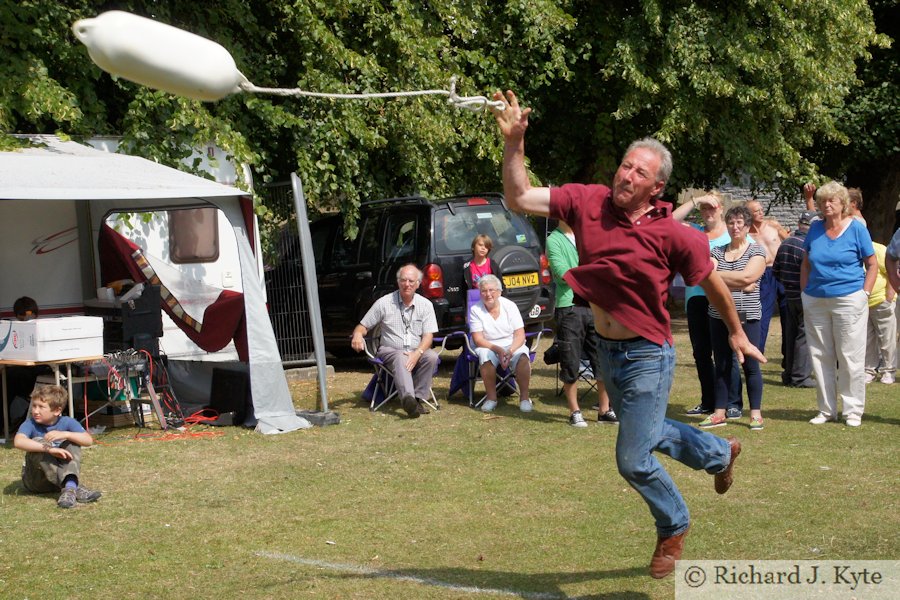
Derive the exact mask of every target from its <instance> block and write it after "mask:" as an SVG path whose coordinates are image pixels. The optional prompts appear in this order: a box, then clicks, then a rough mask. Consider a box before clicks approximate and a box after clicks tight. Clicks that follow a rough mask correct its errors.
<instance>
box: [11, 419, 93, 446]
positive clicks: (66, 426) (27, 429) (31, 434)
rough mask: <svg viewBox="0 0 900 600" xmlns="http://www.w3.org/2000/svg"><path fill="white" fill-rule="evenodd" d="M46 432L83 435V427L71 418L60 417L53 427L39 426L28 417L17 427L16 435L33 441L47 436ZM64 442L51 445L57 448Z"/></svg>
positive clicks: (60, 441)
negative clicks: (65, 432)
mask: <svg viewBox="0 0 900 600" xmlns="http://www.w3.org/2000/svg"><path fill="white" fill-rule="evenodd" d="M48 431H70V432H72V433H84V427H82V426H81V423H79V422H78V421H76V420H75V419H73V418H72V417H66V416H60V417H59V418H58V419H57V420H56V423H54V424H53V425H39V424H38V423H35V421H34V418H32V417H28V418H27V419H25V422H24V423H22V425H20V426H19V431H18V433H21V434H22V435H24V436H26V437H28V439H30V440H33V439H36V438H43V437H46V436H47V432H48ZM63 441H64V440H59V441H56V442H54V443H53V445H54V446H57V447H58V446H59V445H60V444H62V443H63Z"/></svg>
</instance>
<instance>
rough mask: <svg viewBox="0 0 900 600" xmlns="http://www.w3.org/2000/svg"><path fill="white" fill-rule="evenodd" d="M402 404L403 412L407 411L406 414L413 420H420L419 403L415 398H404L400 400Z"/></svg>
mask: <svg viewBox="0 0 900 600" xmlns="http://www.w3.org/2000/svg"><path fill="white" fill-rule="evenodd" d="M400 403H401V404H402V405H403V410H405V411H406V414H408V415H409V417H410V418H411V419H418V418H419V411H418V410H417V409H418V408H419V403H418V402H416V397H415V396H404V397H403V398H401V399H400Z"/></svg>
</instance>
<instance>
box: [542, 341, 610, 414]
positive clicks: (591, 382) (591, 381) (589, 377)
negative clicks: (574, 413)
mask: <svg viewBox="0 0 900 600" xmlns="http://www.w3.org/2000/svg"><path fill="white" fill-rule="evenodd" d="M557 344H558V342H557V341H554V342H553V346H550V348H556V347H557ZM550 348H548V349H547V351H546V352H544V362H545V363H546V364H548V365H549V364H553V365H556V395H557V396H561V395H562V393H563V386H562V382H561V381H560V379H559V353H558V350H557V353H556V356H555V357H554V359H553V362H550V361H549V360H548V359H547V354H548V353H550ZM581 382H584V383H586V384H587V386H588V387H587V389H586V390H584V391H583V392H581V393H580V394H578V401H579V402H581V401H582V400H584V397H585V396H587V395H588V394H589V393H591V392H592V391H597V380H596V378H595V377H594V370H593V369H592V368H591V361H590V360H589V359H588V357H587V355H586V354H585V353H584V349H583V348H582V350H581V363H580V364H579V365H578V379H577V380H576V381H575V383H576V384H577V383H581Z"/></svg>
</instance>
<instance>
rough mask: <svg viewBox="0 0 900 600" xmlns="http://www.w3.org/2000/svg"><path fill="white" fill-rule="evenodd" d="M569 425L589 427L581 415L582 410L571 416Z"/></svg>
mask: <svg viewBox="0 0 900 600" xmlns="http://www.w3.org/2000/svg"><path fill="white" fill-rule="evenodd" d="M569 425H571V426H572V427H587V426H588V424H587V422H585V420H584V417H583V416H582V414H581V411H580V410H576V411H575V412H573V413H572V414H571V415H569Z"/></svg>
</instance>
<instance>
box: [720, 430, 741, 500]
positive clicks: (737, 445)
mask: <svg viewBox="0 0 900 600" xmlns="http://www.w3.org/2000/svg"><path fill="white" fill-rule="evenodd" d="M728 443H729V444H730V445H731V460H730V461H729V462H728V466H727V467H725V470H723V471H720V472H719V473H716V477H715V482H716V493H717V494H724V493H725V492H727V491H728V488H730V487H731V484H732V483H734V461H735V460H737V457H738V455H739V454H740V453H741V442H740V441H738V439H737V438H734V437H729V438H728Z"/></svg>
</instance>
